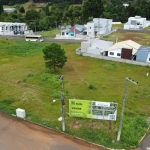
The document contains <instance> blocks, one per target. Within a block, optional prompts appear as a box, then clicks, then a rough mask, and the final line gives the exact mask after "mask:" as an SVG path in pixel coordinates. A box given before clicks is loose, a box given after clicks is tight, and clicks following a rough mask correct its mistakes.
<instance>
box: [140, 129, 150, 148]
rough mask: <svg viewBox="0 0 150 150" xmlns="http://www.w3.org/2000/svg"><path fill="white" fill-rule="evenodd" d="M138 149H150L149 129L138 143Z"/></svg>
mask: <svg viewBox="0 0 150 150" xmlns="http://www.w3.org/2000/svg"><path fill="white" fill-rule="evenodd" d="M139 150H150V130H149V132H148V134H147V135H146V137H145V138H144V139H143V141H142V143H141V144H140V148H139Z"/></svg>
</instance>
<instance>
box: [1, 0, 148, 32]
mask: <svg viewBox="0 0 150 150" xmlns="http://www.w3.org/2000/svg"><path fill="white" fill-rule="evenodd" d="M58 1H60V0H58ZM61 1H63V0H61ZM72 1H73V0H72ZM123 3H124V2H123V1H122V0H84V3H83V4H82V5H70V4H69V3H66V1H63V2H62V3H58V4H49V3H47V5H46V6H45V7H42V8H41V9H40V10H39V11H37V10H36V9H34V6H33V8H32V9H31V10H27V11H25V9H24V7H23V6H22V7H19V6H17V7H16V11H15V12H13V13H9V14H8V13H6V12H3V4H2V1H1V0H0V21H1V22H26V23H27V24H28V26H29V28H30V29H32V30H35V26H36V30H49V29H51V28H57V27H59V26H61V25H63V26H65V25H75V24H85V23H87V22H88V21H91V20H92V19H93V18H99V17H101V18H107V19H113V21H121V22H122V23H124V22H126V21H127V19H128V18H129V17H131V16H136V15H139V16H142V17H145V18H147V19H148V20H149V19H150V16H149V13H150V12H149V11H150V0H133V1H129V2H128V4H129V6H128V7H125V6H123Z"/></svg>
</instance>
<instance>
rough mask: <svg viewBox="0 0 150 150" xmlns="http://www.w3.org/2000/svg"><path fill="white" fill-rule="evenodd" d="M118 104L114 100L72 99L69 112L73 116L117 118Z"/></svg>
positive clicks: (104, 118) (103, 118)
mask: <svg viewBox="0 0 150 150" xmlns="http://www.w3.org/2000/svg"><path fill="white" fill-rule="evenodd" d="M117 106H118V104H117V103H113V102H99V101H89V100H77V99H70V100H69V114H70V116H71V117H82V118H91V119H102V120H116V117H117Z"/></svg>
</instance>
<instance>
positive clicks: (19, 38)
mask: <svg viewBox="0 0 150 150" xmlns="http://www.w3.org/2000/svg"><path fill="white" fill-rule="evenodd" d="M0 37H1V38H7V39H11V40H19V41H25V38H24V37H20V36H6V35H0ZM82 41H85V40H79V39H76V40H75V39H69V38H68V39H54V38H44V42H54V43H55V42H71V43H81V42H82Z"/></svg>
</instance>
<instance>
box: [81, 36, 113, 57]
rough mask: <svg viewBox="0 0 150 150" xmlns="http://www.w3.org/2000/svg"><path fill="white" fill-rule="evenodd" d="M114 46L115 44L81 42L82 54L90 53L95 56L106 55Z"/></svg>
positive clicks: (91, 40)
mask: <svg viewBox="0 0 150 150" xmlns="http://www.w3.org/2000/svg"><path fill="white" fill-rule="evenodd" d="M112 45H113V42H110V41H104V40H97V39H89V40H88V41H83V42H81V53H88V54H94V55H105V51H106V50H107V49H108V48H109V47H111V46H112Z"/></svg>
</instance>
